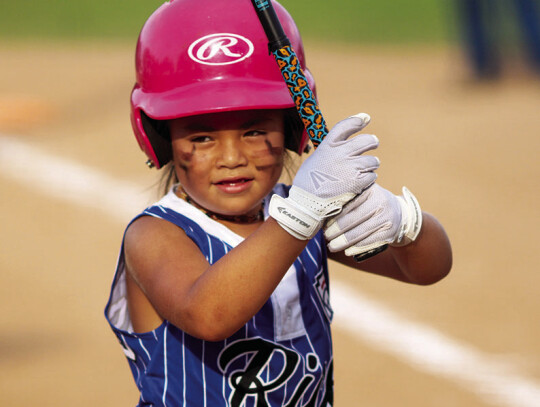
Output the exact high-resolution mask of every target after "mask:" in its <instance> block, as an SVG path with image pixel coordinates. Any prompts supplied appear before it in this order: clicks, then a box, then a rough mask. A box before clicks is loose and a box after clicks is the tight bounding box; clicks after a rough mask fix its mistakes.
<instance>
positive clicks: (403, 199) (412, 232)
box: [392, 187, 422, 247]
mask: <svg viewBox="0 0 540 407" xmlns="http://www.w3.org/2000/svg"><path fill="white" fill-rule="evenodd" d="M402 192H403V195H402V196H398V197H397V198H398V201H399V204H400V205H401V227H400V230H399V234H398V237H397V238H396V240H395V241H394V242H393V243H392V246H397V247H400V246H406V245H408V244H409V243H412V242H414V241H415V240H416V238H417V237H418V234H419V233H420V229H421V228H422V209H420V204H419V203H418V201H417V200H416V198H415V196H414V195H413V194H412V193H411V191H409V190H408V189H407V188H405V187H403V190H402Z"/></svg>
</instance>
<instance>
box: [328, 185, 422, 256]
mask: <svg viewBox="0 0 540 407" xmlns="http://www.w3.org/2000/svg"><path fill="white" fill-rule="evenodd" d="M402 193H403V195H402V196H395V195H394V194H392V193H391V192H389V191H387V190H386V189H384V188H382V187H380V186H379V185H378V184H374V185H373V186H371V187H370V188H369V189H368V190H366V191H365V192H364V193H363V194H362V195H360V196H358V197H356V198H355V199H354V200H353V201H351V202H350V203H349V204H347V205H346V206H345V208H343V212H341V213H340V214H339V215H338V216H336V217H335V218H333V219H331V220H330V221H328V223H327V224H326V225H325V230H324V235H325V237H326V239H327V240H328V242H329V243H328V249H329V250H330V251H331V252H338V251H342V250H345V254H346V255H347V256H355V257H357V258H359V259H362V258H363V257H365V256H364V255H365V254H367V253H377V252H378V251H380V250H379V249H380V248H382V247H385V246H386V245H391V246H405V245H407V244H409V243H411V242H413V241H414V240H415V239H416V238H417V237H418V234H419V233H420V229H421V227H422V211H421V209H420V205H419V204H418V201H417V200H416V198H415V197H414V196H413V194H411V192H410V191H409V190H408V189H407V188H405V187H403V190H402Z"/></svg>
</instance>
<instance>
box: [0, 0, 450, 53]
mask: <svg viewBox="0 0 540 407" xmlns="http://www.w3.org/2000/svg"><path fill="white" fill-rule="evenodd" d="M216 1H226V0H216ZM2 3H3V4H2V5H1V6H0V38H4V39H34V38H45V39H51V38H52V39H54V38H62V39H87V38H108V39H115V38H118V39H126V38H127V39H133V38H136V36H137V34H138V32H139V30H140V28H141V26H142V24H143V23H144V21H145V19H146V18H147V17H148V16H149V15H150V14H151V13H152V11H153V10H155V9H156V8H157V7H158V6H159V5H160V4H162V3H163V1H162V0H129V1H126V0H109V1H105V0H71V1H68V0H31V1H30V0H7V1H3V2H2ZM281 3H282V4H283V5H284V6H285V7H287V9H289V11H290V13H291V14H292V15H293V17H294V19H295V20H296V22H297V24H298V26H299V28H300V31H301V32H302V34H303V36H304V37H305V38H310V39H311V38H313V39H324V40H329V41H346V42H359V43H362V42H363V43H365V42H369V43H426V42H438V41H441V40H444V39H446V38H447V36H448V31H449V27H450V26H451V24H450V19H449V18H447V17H448V15H447V12H446V10H445V9H444V8H445V6H444V4H447V3H446V0H282V1H281Z"/></svg>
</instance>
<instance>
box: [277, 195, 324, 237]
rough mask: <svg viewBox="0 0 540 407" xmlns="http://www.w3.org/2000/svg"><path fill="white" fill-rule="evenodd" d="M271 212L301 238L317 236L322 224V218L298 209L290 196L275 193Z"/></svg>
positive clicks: (288, 230) (280, 223) (287, 228)
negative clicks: (284, 196)
mask: <svg viewBox="0 0 540 407" xmlns="http://www.w3.org/2000/svg"><path fill="white" fill-rule="evenodd" d="M268 210H269V214H270V216H271V217H273V218H274V219H275V220H276V221H277V222H278V223H279V225H280V226H281V227H282V228H283V229H285V230H286V231H287V232H289V233H290V234H291V235H293V236H294V237H295V238H297V239H300V240H308V239H311V238H312V237H313V236H315V235H316V234H317V232H318V230H319V229H320V228H321V226H322V220H320V219H316V218H315V217H313V216H312V215H310V214H308V213H306V212H304V211H301V210H300V209H298V205H297V204H296V205H295V204H294V203H293V202H290V200H289V199H288V198H283V197H282V196H279V195H273V196H272V199H271V200H270V207H269V208H268Z"/></svg>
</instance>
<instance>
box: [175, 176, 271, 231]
mask: <svg viewBox="0 0 540 407" xmlns="http://www.w3.org/2000/svg"><path fill="white" fill-rule="evenodd" d="M174 192H175V193H176V195H177V196H178V197H180V199H183V200H184V201H186V202H187V203H188V204H190V205H193V206H195V207H196V208H197V209H199V210H200V211H201V212H203V213H204V214H205V215H206V216H208V217H209V218H211V219H214V220H224V221H227V222H234V223H255V222H260V221H262V220H264V211H263V208H264V206H261V209H260V210H259V212H257V213H256V214H255V215H222V214H220V213H215V212H212V211H209V210H208V209H205V208H203V207H201V206H200V205H198V204H197V203H196V202H195V201H193V199H191V197H190V196H189V195H188V194H187V193H186V192H185V191H184V189H183V188H182V187H181V186H180V185H178V186H177V187H175V190H174ZM263 205H264V202H263Z"/></svg>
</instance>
